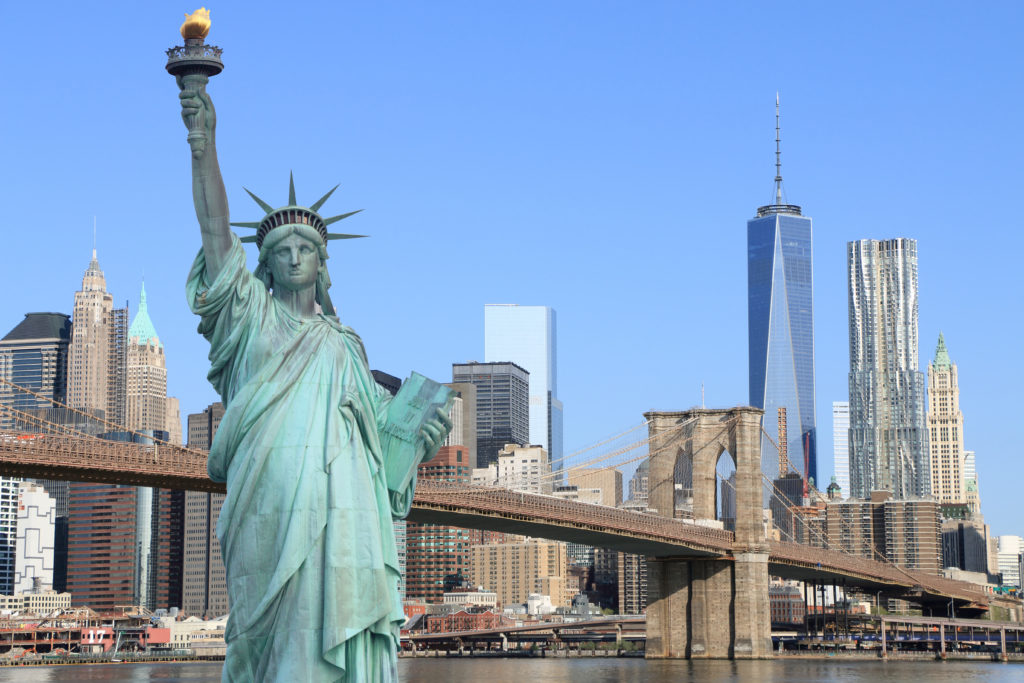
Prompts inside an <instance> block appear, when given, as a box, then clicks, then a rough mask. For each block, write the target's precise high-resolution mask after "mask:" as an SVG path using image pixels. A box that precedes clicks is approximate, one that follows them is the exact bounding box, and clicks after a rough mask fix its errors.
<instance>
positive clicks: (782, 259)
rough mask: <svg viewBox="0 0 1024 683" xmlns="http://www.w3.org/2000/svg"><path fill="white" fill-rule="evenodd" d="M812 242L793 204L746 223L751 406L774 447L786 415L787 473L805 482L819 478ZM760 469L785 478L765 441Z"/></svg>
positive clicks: (761, 212) (766, 211) (769, 209)
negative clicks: (781, 410)
mask: <svg viewBox="0 0 1024 683" xmlns="http://www.w3.org/2000/svg"><path fill="white" fill-rule="evenodd" d="M780 181H781V179H780ZM811 237H812V236H811V219H810V218H809V217H807V216H803V215H801V213H800V207H799V206H794V205H792V204H782V203H777V204H770V205H768V206H762V207H761V208H759V209H758V210H757V217H755V218H752V219H750V220H749V221H747V333H748V335H749V336H748V347H747V348H748V352H749V370H750V405H752V406H754V407H756V408H761V409H763V410H764V429H765V431H766V432H768V435H769V436H770V438H771V440H772V441H775V442H776V443H777V442H778V436H779V434H778V412H779V408H785V409H786V416H787V420H788V425H789V426H788V429H787V430H786V439H787V451H788V460H789V463H790V468H791V469H792V470H795V471H796V472H798V473H799V474H800V475H801V476H803V477H805V478H815V477H817V474H818V458H817V450H816V438H817V434H816V426H815V425H816V420H815V412H814V310H813V303H812V299H813V295H814V279H813V276H812V273H811V266H812V261H813V259H812V255H813V249H812V239H811ZM761 468H762V471H763V472H764V473H765V475H767V476H768V477H769V478H771V479H775V478H777V477H778V476H779V475H780V474H784V473H780V472H779V471H778V470H779V454H778V453H777V452H776V448H775V446H773V445H772V443H771V441H769V438H768V437H762V440H761Z"/></svg>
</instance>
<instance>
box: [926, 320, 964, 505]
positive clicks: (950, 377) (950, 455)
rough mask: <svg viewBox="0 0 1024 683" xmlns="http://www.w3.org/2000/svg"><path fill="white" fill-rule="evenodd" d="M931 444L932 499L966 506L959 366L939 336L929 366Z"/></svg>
mask: <svg viewBox="0 0 1024 683" xmlns="http://www.w3.org/2000/svg"><path fill="white" fill-rule="evenodd" d="M928 443H929V445H930V450H931V467H932V496H934V497H935V500H937V501H939V502H940V503H966V502H967V494H966V491H965V490H964V488H965V486H964V484H965V482H964V416H963V413H961V412H960V385H959V382H958V379H957V368H956V363H954V362H952V361H951V360H950V359H949V352H948V351H947V350H946V341H945V339H943V338H942V334H941V333H940V334H939V343H938V346H937V347H936V349H935V359H934V360H933V361H932V362H931V363H929V364H928Z"/></svg>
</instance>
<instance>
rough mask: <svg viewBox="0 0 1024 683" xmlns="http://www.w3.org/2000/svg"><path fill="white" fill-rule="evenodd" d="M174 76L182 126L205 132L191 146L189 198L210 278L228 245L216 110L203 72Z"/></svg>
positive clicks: (226, 197) (190, 129)
mask: <svg viewBox="0 0 1024 683" xmlns="http://www.w3.org/2000/svg"><path fill="white" fill-rule="evenodd" d="M177 80H178V87H179V88H181V94H180V97H181V117H182V119H183V120H184V121H185V126H186V127H188V128H189V132H192V128H193V127H195V128H199V129H200V130H202V131H203V132H204V133H205V134H206V135H205V141H200V142H198V143H197V144H193V146H192V198H193V200H194V201H195V205H196V218H198V219H199V230H200V232H201V233H202V236H203V252H204V254H205V256H206V270H207V273H208V274H209V277H210V278H216V277H217V275H218V274H220V271H221V269H222V268H223V266H224V262H225V259H226V257H227V254H228V251H229V250H230V249H231V228H230V227H229V224H228V221H229V219H228V196H227V192H226V191H225V190H224V180H223V178H221V175H220V164H219V163H218V162H217V144H216V141H217V137H216V134H217V114H216V112H215V111H214V108H213V101H212V100H211V99H210V96H209V94H207V92H206V83H207V81H208V79H207V77H206V76H203V75H198V74H195V75H193V74H190V75H187V76H184V77H182V76H178V78H177Z"/></svg>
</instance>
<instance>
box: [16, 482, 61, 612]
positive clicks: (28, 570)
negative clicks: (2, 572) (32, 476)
mask: <svg viewBox="0 0 1024 683" xmlns="http://www.w3.org/2000/svg"><path fill="white" fill-rule="evenodd" d="M56 521H57V510H56V505H55V504H54V501H53V497H51V496H50V494H48V493H47V492H46V489H44V488H43V487H42V486H40V485H38V484H33V483H31V482H21V483H20V484H19V486H18V540H17V548H16V550H15V560H14V593H28V592H31V591H33V590H52V589H53V560H54V550H55V548H54V530H55V528H56Z"/></svg>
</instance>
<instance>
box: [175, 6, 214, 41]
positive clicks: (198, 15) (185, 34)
mask: <svg viewBox="0 0 1024 683" xmlns="http://www.w3.org/2000/svg"><path fill="white" fill-rule="evenodd" d="M209 32H210V10H208V9H206V8H205V7H200V8H199V9H197V10H196V11H195V12H193V13H192V14H186V15H185V23H184V24H182V25H181V37H182V38H184V39H185V40H188V39H189V38H199V39H200V40H202V39H203V38H205V37H206V34H207V33H209Z"/></svg>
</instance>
